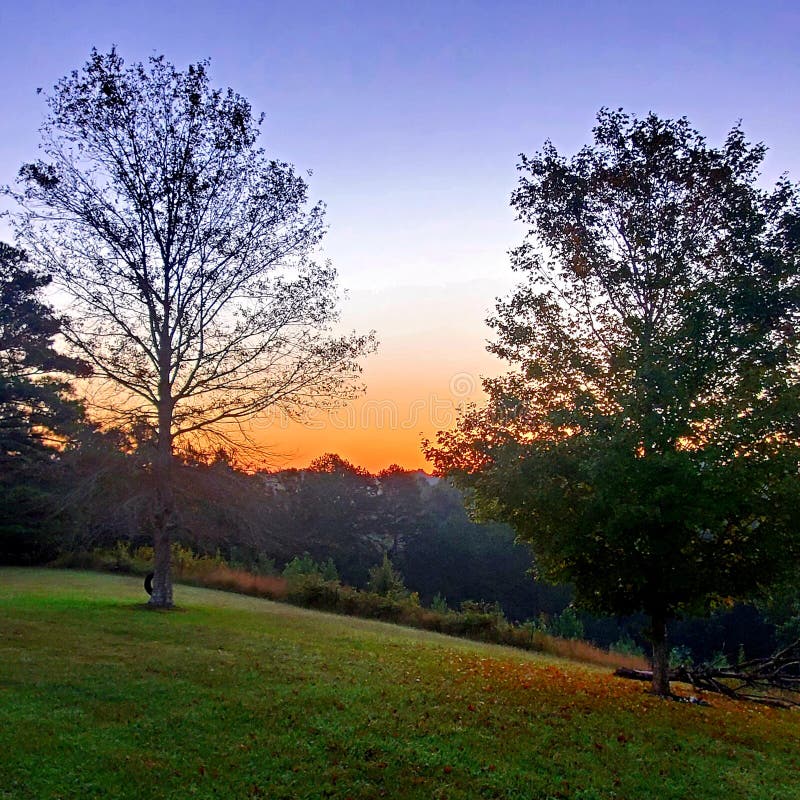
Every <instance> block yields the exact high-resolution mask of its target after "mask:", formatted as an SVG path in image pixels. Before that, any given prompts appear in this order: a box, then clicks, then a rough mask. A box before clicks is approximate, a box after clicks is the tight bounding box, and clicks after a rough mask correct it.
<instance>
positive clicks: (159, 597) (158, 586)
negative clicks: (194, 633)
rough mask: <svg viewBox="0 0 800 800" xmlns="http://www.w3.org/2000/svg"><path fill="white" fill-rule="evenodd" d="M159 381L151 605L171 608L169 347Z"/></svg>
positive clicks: (172, 515) (172, 496) (172, 514)
mask: <svg viewBox="0 0 800 800" xmlns="http://www.w3.org/2000/svg"><path fill="white" fill-rule="evenodd" d="M161 362H162V363H161V382H160V384H159V395H160V396H159V403H158V445H157V451H156V456H155V460H154V462H153V477H154V478H155V481H156V486H155V514H154V523H155V525H154V528H155V530H154V532H153V559H154V562H155V563H154V565H153V593H152V594H151V595H150V602H149V605H150V606H151V607H152V608H172V564H171V560H172V558H171V557H172V541H171V540H172V530H173V528H174V527H175V490H174V487H173V485H172V482H173V455H172V411H173V403H172V396H171V388H172V387H171V386H170V383H169V365H170V355H169V348H168V347H167V346H164V348H163V349H162V353H161Z"/></svg>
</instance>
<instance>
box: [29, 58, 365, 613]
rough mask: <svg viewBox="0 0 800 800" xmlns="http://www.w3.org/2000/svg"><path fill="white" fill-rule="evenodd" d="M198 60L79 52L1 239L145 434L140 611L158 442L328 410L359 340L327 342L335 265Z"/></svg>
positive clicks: (222, 435)
mask: <svg viewBox="0 0 800 800" xmlns="http://www.w3.org/2000/svg"><path fill="white" fill-rule="evenodd" d="M207 67H208V62H201V63H198V64H195V65H192V66H190V67H189V68H188V70H187V71H186V72H180V71H178V70H176V68H175V67H174V66H173V65H172V64H170V63H168V62H167V61H166V60H165V59H164V58H163V56H160V57H153V58H151V59H150V60H149V62H148V63H147V64H141V63H140V64H134V65H132V66H126V65H125V63H124V62H123V60H122V59H121V58H120V56H119V55H118V54H117V53H116V51H115V50H113V49H112V50H111V52H109V53H107V54H101V53H98V52H97V51H93V52H92V54H91V57H90V59H89V61H88V62H87V63H86V65H85V66H84V68H83V69H82V70H81V71H75V72H72V73H71V74H70V75H69V76H67V77H65V78H63V79H61V80H60V81H59V82H58V83H57V84H56V85H55V87H54V90H53V92H52V93H50V94H49V95H47V98H46V99H47V104H48V106H49V114H48V116H47V118H46V120H45V122H44V125H43V127H42V128H41V134H42V146H41V147H42V150H43V153H44V157H43V158H42V159H41V160H39V161H37V162H36V163H32V164H26V165H25V166H23V167H22V169H21V170H20V182H21V185H22V190H21V192H19V193H17V194H16V197H17V199H18V201H19V202H20V203H21V205H22V207H23V209H24V210H23V212H22V214H21V215H20V217H19V219H18V228H19V229H18V235H19V237H20V238H21V240H22V241H24V242H25V243H26V244H27V245H28V247H29V250H30V253H31V255H32V257H33V258H34V259H35V260H37V261H38V262H39V263H40V264H41V265H42V266H44V267H46V269H47V270H48V271H49V272H51V273H52V274H53V275H54V276H55V278H56V280H57V281H58V282H59V283H60V285H61V286H62V287H64V288H65V289H66V290H67V291H68V292H69V293H70V295H71V296H72V298H74V307H73V308H72V313H71V317H72V319H73V321H72V323H71V324H70V325H69V327H68V328H67V330H66V337H67V339H68V340H69V342H70V343H71V344H72V345H73V347H74V348H75V349H76V351H77V352H78V353H79V354H80V355H81V356H82V357H83V358H85V359H86V360H88V361H89V362H90V363H91V364H92V365H93V366H94V368H95V372H96V374H97V375H99V376H102V377H103V378H105V379H107V384H106V385H107V386H113V391H114V394H113V396H111V397H110V402H109V401H108V400H109V395H108V394H106V402H104V403H101V404H100V405H101V409H102V410H103V411H104V412H105V413H106V414H110V415H111V417H113V418H114V419H115V420H117V421H118V420H119V419H120V417H127V418H129V419H135V420H137V422H138V423H139V424H140V423H141V421H142V420H145V421H146V423H147V424H149V425H150V426H151V427H152V429H153V430H154V431H155V434H156V435H155V437H154V438H155V441H156V446H155V448H154V449H155V452H154V456H153V458H152V471H153V475H154V478H155V484H156V486H157V487H158V490H157V501H156V502H155V504H154V523H155V524H154V530H155V531H156V533H155V536H154V538H155V542H154V544H155V551H156V560H155V578H154V582H153V594H152V597H151V604H152V605H154V606H158V607H169V606H171V605H172V585H171V577H170V561H169V553H170V537H171V533H172V531H173V530H174V527H175V524H176V507H175V506H176V502H175V497H174V491H173V489H172V480H171V474H172V472H173V462H174V458H175V453H176V450H177V449H178V448H180V447H181V445H182V443H189V444H191V446H193V447H197V446H198V442H199V443H200V444H202V443H203V442H205V443H206V444H209V443H211V442H212V441H215V442H216V443H217V444H218V443H219V441H220V439H222V440H227V441H228V443H230V442H240V441H241V440H242V438H246V433H247V431H246V429H245V428H244V427H243V423H244V422H245V421H246V420H248V419H250V418H252V417H253V415H256V414H258V413H260V412H263V411H265V410H266V409H276V408H277V409H281V410H282V411H283V412H285V413H286V414H288V415H290V416H292V417H298V416H302V414H303V413H304V411H306V410H307V409H308V408H309V407H314V408H320V407H329V406H333V405H338V404H340V403H341V402H342V401H343V400H345V399H347V398H349V397H351V396H352V395H353V394H354V392H356V391H357V390H358V386H357V383H358V374H359V373H360V367H359V365H358V359H359V358H360V357H361V356H362V355H364V354H365V353H367V352H369V351H371V350H372V349H373V348H374V339H373V336H372V335H371V334H370V335H367V336H359V335H355V334H353V335H350V336H335V335H334V334H333V333H332V331H331V326H332V324H333V323H334V322H336V320H337V318H338V312H337V300H338V295H337V290H336V272H335V270H334V269H333V268H332V267H331V266H330V264H328V263H323V264H321V263H318V262H317V261H315V260H314V255H315V253H316V250H317V245H318V244H319V241H320V238H321V237H322V234H323V232H324V225H323V208H322V207H321V206H320V205H314V206H310V207H309V205H308V200H307V194H308V189H307V184H306V182H305V180H304V179H303V178H302V177H301V176H299V175H297V174H296V173H295V171H294V169H293V167H292V166H291V165H290V164H287V163H285V162H282V161H276V160H274V159H271V158H269V157H268V155H267V154H266V152H265V151H264V149H263V148H260V147H258V145H257V141H258V137H259V133H260V127H261V122H262V119H263V117H262V118H254V116H253V114H252V111H251V108H250V105H249V103H248V102H247V101H246V100H245V99H244V98H243V97H241V96H240V95H238V94H236V93H235V92H233V91H232V90H231V89H227V90H225V91H222V90H217V89H213V88H212V87H211V86H210V85H209V79H208V75H207Z"/></svg>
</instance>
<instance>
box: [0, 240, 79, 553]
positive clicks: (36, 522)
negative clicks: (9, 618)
mask: <svg viewBox="0 0 800 800" xmlns="http://www.w3.org/2000/svg"><path fill="white" fill-rule="evenodd" d="M49 283H50V278H49V277H48V276H46V275H44V274H42V273H40V272H38V271H36V270H34V269H32V268H31V267H30V266H29V265H28V262H27V258H26V256H25V253H23V252H22V251H21V250H17V249H16V248H14V247H11V246H9V245H7V244H4V243H2V242H0V561H6V562H8V561H20V560H36V559H37V558H38V557H40V556H41V552H39V551H41V550H42V548H43V547H45V540H49V538H50V533H52V531H50V529H51V528H53V527H54V526H55V525H56V523H55V521H54V520H53V519H52V515H53V513H54V503H53V493H54V491H55V487H54V483H55V467H54V466H53V465H54V463H55V458H56V455H57V453H58V450H59V449H62V448H63V447H64V446H65V444H66V442H67V441H68V438H69V436H70V435H71V434H72V433H73V432H74V429H75V426H76V425H77V424H78V423H79V421H80V420H81V418H82V409H81V407H80V405H79V404H78V403H76V402H75V400H74V398H73V397H72V394H71V390H70V386H69V383H68V382H67V379H68V378H69V377H70V376H77V375H84V376H85V375H87V374H88V373H89V367H88V365H87V364H86V363H85V362H83V361H80V360H79V359H74V358H70V357H68V356H66V355H64V354H62V353H60V352H58V351H57V350H56V349H55V347H54V340H55V338H56V336H57V335H58V334H59V333H60V331H61V328H62V323H63V320H61V319H60V318H59V317H57V316H56V314H55V313H54V311H53V309H52V308H51V307H50V306H48V305H47V304H46V303H44V302H43V301H42V299H41V296H40V295H41V291H42V290H43V289H44V288H45V287H46V286H47V285H48V284H49ZM45 529H47V531H48V532H47V533H46V532H45ZM33 539H35V540H36V543H34V542H33V541H32V540H33Z"/></svg>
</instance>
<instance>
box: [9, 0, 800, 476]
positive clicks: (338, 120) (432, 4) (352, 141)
mask: <svg viewBox="0 0 800 800" xmlns="http://www.w3.org/2000/svg"><path fill="white" fill-rule="evenodd" d="M0 30H2V31H3V45H2V48H0V108H1V109H2V113H0V184H2V183H7V182H10V181H12V180H13V179H14V176H15V174H16V171H17V169H18V168H19V165H20V164H21V163H22V162H23V161H24V160H27V159H30V158H32V157H35V155H36V142H37V135H36V129H37V127H38V125H39V123H40V121H41V118H42V114H43V109H44V105H43V102H42V98H41V97H38V96H37V95H36V91H35V90H36V87H37V86H43V87H50V86H52V84H53V83H54V82H55V81H56V80H57V79H58V78H59V77H60V76H61V75H63V74H65V73H66V72H68V71H69V70H71V69H74V68H78V67H80V66H81V65H82V64H83V62H84V61H85V60H86V57H87V56H88V53H89V50H90V49H91V47H92V46H96V47H97V48H98V49H108V48H109V47H110V46H111V44H116V45H117V47H118V50H119V51H120V53H121V55H122V56H123V57H124V58H126V59H127V60H129V61H134V60H141V59H144V58H146V57H147V56H148V55H150V54H151V53H162V52H163V53H164V54H165V55H166V56H167V58H168V59H169V60H170V61H173V62H174V63H176V64H177V65H178V66H180V67H185V66H186V64H188V63H189V62H190V61H196V60H198V59H201V58H204V57H210V58H211V60H212V66H211V75H212V81H213V82H214V83H216V84H218V85H230V86H232V87H233V88H234V89H236V90H237V91H239V92H241V93H242V94H244V95H245V96H246V97H248V98H249V99H250V101H251V103H252V104H253V107H254V109H255V110H256V111H264V112H265V113H266V115H267V119H266V124H265V129H264V130H265V136H264V143H265V145H266V146H267V147H268V148H269V149H272V150H273V151H274V152H275V154H276V155H277V156H278V157H280V158H284V159H286V160H288V161H292V162H294V163H295V164H296V165H297V166H298V167H299V168H302V169H313V170H314V175H313V177H312V179H311V187H312V193H313V195H314V196H315V197H317V198H320V199H323V200H325V201H326V203H327V204H328V222H329V224H330V233H329V236H328V237H327V239H326V243H325V252H326V255H327V256H329V257H331V258H332V259H333V261H334V263H335V264H336V266H337V267H338V268H339V271H340V274H341V282H342V284H343V286H345V287H347V288H349V289H350V290H351V300H350V303H349V306H348V308H347V312H346V315H345V320H346V322H347V323H348V324H350V325H353V326H358V327H360V328H365V327H366V328H376V329H377V330H378V333H379V336H380V338H381V339H382V341H383V347H382V349H381V351H380V353H379V354H378V355H376V356H374V357H373V359H372V361H371V362H370V366H369V367H368V369H367V375H366V377H367V380H368V381H369V382H370V384H371V385H372V387H373V389H372V392H373V395H372V397H373V399H378V400H381V399H385V398H389V397H393V396H394V394H396V393H397V392H398V391H399V388H400V387H402V388H403V394H407V393H408V392H407V390H408V388H409V384H411V388H412V394H413V393H414V391H417V393H418V394H422V393H424V392H430V391H433V390H432V389H431V384H430V379H431V377H430V376H431V375H433V374H435V373H436V369H437V366H436V365H437V364H440V365H441V374H442V383H441V386H440V387H439V390H438V391H440V392H445V391H446V390H447V386H448V385H449V384H448V381H449V379H450V377H451V376H452V375H454V374H456V373H469V374H477V373H478V372H481V371H483V372H486V371H487V370H491V368H492V366H491V362H490V360H489V358H488V356H486V355H485V354H484V353H483V351H482V346H483V341H482V340H483V338H484V337H485V335H486V331H485V329H484V327H483V323H482V321H483V317H484V316H485V312H486V310H487V309H488V308H489V307H490V306H491V304H492V298H493V297H494V296H495V295H497V294H499V293H503V292H505V290H506V289H507V288H508V287H509V286H510V285H511V282H512V276H511V275H510V270H509V269H508V266H507V258H506V255H505V253H506V251H507V250H508V248H510V247H512V246H514V245H515V244H517V243H519V241H520V240H521V238H522V235H523V231H522V229H521V227H520V226H519V225H518V224H516V223H514V221H513V216H512V213H511V211H510V210H509V207H508V199H509V195H510V192H511V190H512V189H513V188H514V183H515V180H516V171H515V165H516V162H517V155H518V153H520V152H521V151H525V152H533V151H534V150H536V149H538V148H539V147H540V146H541V144H542V143H543V141H544V140H545V139H546V138H550V139H552V140H553V141H554V143H555V144H556V146H557V147H558V148H559V149H560V150H562V151H564V152H567V153H569V152H572V151H574V150H576V149H577V148H578V147H580V146H581V145H582V144H584V143H586V142H587V141H588V140H589V138H590V135H591V134H590V130H591V127H592V124H593V121H594V116H595V114H596V112H597V110H598V109H599V108H600V107H601V106H604V105H605V106H611V107H618V106H622V107H624V108H625V109H626V110H628V111H631V112H634V113H636V114H645V113H647V112H648V111H650V110H653V111H655V112H656V113H658V114H660V115H662V116H681V115H686V116H687V117H689V119H690V120H691V122H692V123H693V124H694V125H695V126H696V127H697V128H699V129H700V130H701V131H702V132H703V133H704V134H705V135H706V136H707V137H708V139H709V140H710V141H711V142H712V143H716V142H719V141H721V139H722V137H723V136H724V134H725V133H726V132H727V130H728V129H729V128H730V127H731V125H732V124H733V123H734V122H735V121H736V120H738V119H741V120H742V122H743V126H744V129H745V132H746V133H747V135H748V136H749V137H750V138H751V139H752V140H763V141H764V142H766V143H767V145H768V146H769V147H770V154H769V156H768V161H767V165H766V171H765V176H766V178H768V179H770V180H772V179H774V178H775V177H776V176H777V175H778V174H779V173H780V172H783V171H788V172H789V173H790V174H791V175H792V176H793V177H794V178H795V179H798V178H800V103H798V87H799V86H800V2H798V0H792V1H791V2H790V1H789V0H787V1H786V2H770V1H769V0H766V1H765V2H737V0H729V1H728V2H693V3H688V2H670V3H664V2H661V3H650V2H644V1H643V0H642V1H639V2H567V1H565V2H555V1H553V2H534V1H533V0H529V1H528V2H503V0H497V2H488V1H486V2H471V1H469V0H464V1H463V2H455V1H454V0H451V1H446V0H442V1H441V2H436V0H429V2H421V1H420V2H382V0H372V2H335V0H327V2H302V1H300V0H298V1H297V2H293V3H289V2H243V1H241V0H229V2H225V3H222V2H220V3H214V2H208V1H206V2H204V1H203V0H195V2H183V1H182V0H181V1H180V2H166V1H164V2H150V0H143V2H139V3H137V4H134V3H128V4H124V5H123V4H121V3H118V2H112V1H110V0H105V1H104V2H80V0H76V1H75V2H66V1H65V0H59V1H58V2H41V0H4V2H2V3H0ZM0 235H3V236H5V237H6V238H7V235H6V233H5V232H4V230H3V229H2V225H1V224H0ZM420 297H422V298H424V300H425V302H422V303H417V302H416V301H415V298H420ZM431 297H435V298H437V299H438V300H439V301H440V305H441V307H442V308H443V309H444V310H443V312H442V314H441V315H437V318H436V319H431V318H430V317H431V307H432V304H431V302H430V300H431ZM436 306H437V304H436V303H434V304H433V307H434V308H435V307H436ZM376 309H380V313H377V312H376ZM420 348H422V349H424V350H425V358H426V361H425V363H426V368H425V370H424V385H423V375H420V376H419V378H420V381H421V383H420V386H419V389H418V390H414V387H413V383H414V380H415V377H414V374H415V373H414V366H413V365H414V361H415V358H416V357H417V356H418V354H419V353H420ZM393 381H394V383H393ZM375 393H377V394H375ZM393 393H394V394H393ZM422 427H424V426H422V425H421V426H420V428H422ZM413 433H414V435H415V436H416V435H417V432H413ZM408 435H409V436H410V435H411V434H410V433H409V434H408ZM308 448H309V449H308V452H307V453H306V452H305V451H304V455H308V456H313V455H316V454H317V452H312V450H314V445H309V446H308ZM390 449H391V447H390ZM404 452H405V451H404ZM351 455H352V456H353V457H354V458H355V459H356V460H357V458H358V456H357V454H351ZM303 457H304V456H303ZM301 460H302V457H301ZM388 460H391V454H389V456H387V461H388Z"/></svg>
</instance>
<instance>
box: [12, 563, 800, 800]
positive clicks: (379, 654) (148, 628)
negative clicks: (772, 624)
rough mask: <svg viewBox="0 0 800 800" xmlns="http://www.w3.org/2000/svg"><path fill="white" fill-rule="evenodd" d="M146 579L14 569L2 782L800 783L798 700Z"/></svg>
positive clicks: (726, 793) (430, 792)
mask: <svg viewBox="0 0 800 800" xmlns="http://www.w3.org/2000/svg"><path fill="white" fill-rule="evenodd" d="M144 599H145V595H144V593H143V591H142V588H141V582H140V580H139V579H133V578H124V577H116V576H108V575H96V574H88V573H73V572H55V571H47V570H21V569H2V570H0V798H3V800H5V799H6V798H8V799H9V800H10V799H11V798H13V799H14V800H28V799H30V800H49V799H52V800H55V798H61V799H62V800H66V799H67V798H75V800H78V799H80V800H88V799H89V798H136V799H137V800H140V799H144V798H157V799H158V800H161V799H162V798H176V799H177V798H181V799H183V798H193V797H199V798H259V797H260V798H270V800H278V799H279V798H326V797H331V798H342V800H344V798H354V799H355V798H379V797H390V798H430V799H432V798H442V799H443V798H450V799H451V800H455V798H470V799H472V798H519V800H523V798H524V800H533V799H534V798H551V797H552V798H559V797H561V798H564V797H569V798H583V799H584V800H588V798H629V800H640V799H641V800H649V798H658V800H666V799H667V798H691V799H692V800H702V798H725V800H732V799H733V798H747V799H748V800H753V799H754V798H800V713H797V712H787V711H779V710H775V709H769V708H762V707H758V706H753V705H746V704H739V703H733V702H730V701H727V700H725V699H721V698H717V697H714V698H710V699H711V702H712V703H713V706H712V707H710V708H705V707H699V706H689V705H682V704H678V703H672V702H668V701H661V700H658V699H657V698H655V697H652V696H650V695H648V694H647V692H646V687H645V686H643V685H640V684H637V683H633V682H628V681H623V680H620V679H616V678H613V677H612V676H611V675H610V674H609V671H608V670H603V669H600V668H594V667H587V666H583V665H579V664H574V663H571V662H567V661H562V660H558V659H556V658H553V657H547V656H539V655H536V654H528V653H523V652H520V651H514V650H510V649H506V648H501V647H495V646H491V645H479V644H475V643H473V642H468V641H463V640H459V639H451V638H448V637H444V636H440V635H437V634H432V633H426V632H422V631H412V630H409V629H405V628H399V627H395V626H391V625H384V624H381V623H377V622H369V621H365V620H357V619H351V618H345V617H335V616H330V615H326V614H320V613H316V612H311V611H305V610H302V609H298V608H295V607H292V606H288V605H281V604H275V603H270V602H268V601H266V600H258V599H253V598H246V597H242V596H238V595H232V594H225V593H222V592H215V591H210V590H205V589H193V588H189V587H185V586H178V587H176V602H178V603H179V604H180V606H181V609H180V610H179V611H176V612H172V613H157V612H149V611H145V610H143V609H142V608H141V606H140V605H139V604H141V603H142V602H143V600H144Z"/></svg>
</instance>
